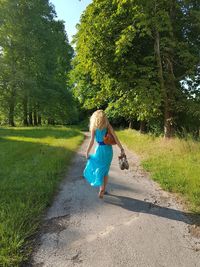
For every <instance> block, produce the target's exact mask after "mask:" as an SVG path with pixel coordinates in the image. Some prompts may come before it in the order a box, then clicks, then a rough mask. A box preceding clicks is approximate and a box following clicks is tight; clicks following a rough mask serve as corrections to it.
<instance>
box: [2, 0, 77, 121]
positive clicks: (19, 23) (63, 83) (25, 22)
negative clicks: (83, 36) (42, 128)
mask: <svg viewBox="0 0 200 267" xmlns="http://www.w3.org/2000/svg"><path fill="white" fill-rule="evenodd" d="M0 5H1V11H0V22H1V23H0V46H1V47H2V51H3V53H1V55H0V59H1V61H2V62H3V65H1V70H2V75H0V87H1V89H2V92H3V97H2V99H1V106H4V103H7V105H8V107H9V108H8V110H6V109H5V108H2V109H1V111H0V112H2V113H4V114H5V116H4V117H8V116H10V115H11V116H12V121H13V123H11V124H14V117H15V118H16V119H17V120H18V121H19V122H20V121H22V119H23V123H24V124H25V125H27V124H32V119H30V120H29V122H28V116H29V117H32V116H33V113H34V114H35V115H34V116H35V118H36V121H35V123H36V124H37V120H38V121H40V120H41V119H40V117H41V116H42V118H43V120H48V119H49V118H51V120H57V122H59V123H68V122H69V119H68V117H69V116H68V115H67V114H68V113H69V111H70V110H73V109H74V107H73V105H74V102H73V100H72V94H71V92H70V88H69V83H68V73H69V71H70V69H71V58H72V56H73V49H72V47H71V46H70V45H69V42H68V38H67V36H66V33H65V28H64V23H63V22H62V21H58V20H55V19H54V18H55V15H56V13H55V10H54V7H53V6H52V5H50V4H49V1H46V0H45V1H42V0H37V1H21V0H14V1H11V0H8V1H4V2H1V4H0ZM5 81H6V82H5ZM1 89H0V90H1ZM7 91H9V92H10V93H9V95H11V96H12V97H11V98H8V94H7V93H5V92H7ZM68 105H69V107H68ZM11 106H13V107H12V114H10V113H11ZM70 107H71V108H70ZM9 114H10V115H9ZM37 118H38V119H37ZM70 121H71V119H70ZM3 122H6V121H3Z"/></svg>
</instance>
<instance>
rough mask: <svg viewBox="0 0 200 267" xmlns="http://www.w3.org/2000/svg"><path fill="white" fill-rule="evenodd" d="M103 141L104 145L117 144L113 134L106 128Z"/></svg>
mask: <svg viewBox="0 0 200 267" xmlns="http://www.w3.org/2000/svg"><path fill="white" fill-rule="evenodd" d="M103 142H104V143H105V144H106V145H116V144H117V143H116V141H115V138H114V136H113V135H112V133H111V132H110V130H109V129H108V131H107V133H106V135H105V136H104V139H103Z"/></svg>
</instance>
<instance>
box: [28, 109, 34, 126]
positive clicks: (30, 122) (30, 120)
mask: <svg viewBox="0 0 200 267" xmlns="http://www.w3.org/2000/svg"><path fill="white" fill-rule="evenodd" d="M28 120H29V125H33V113H32V110H31V111H29V113H28Z"/></svg>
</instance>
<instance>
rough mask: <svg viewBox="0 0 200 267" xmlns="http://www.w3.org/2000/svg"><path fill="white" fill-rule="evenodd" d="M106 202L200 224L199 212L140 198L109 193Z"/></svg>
mask: <svg viewBox="0 0 200 267" xmlns="http://www.w3.org/2000/svg"><path fill="white" fill-rule="evenodd" d="M105 202H106V203H109V204H111V205H115V206H119V207H121V208H124V209H127V210H130V211H133V212H140V213H148V214H151V215H155V216H159V217H164V218H167V219H170V220H175V221H181V222H184V223H186V224H190V225H193V224H197V225H200V215H198V214H194V213H189V212H183V211H179V210H175V209H171V208H166V207H162V206H158V205H155V204H153V203H151V202H145V201H142V200H139V199H134V198H130V197H124V196H119V195H113V194H108V195H107V197H106V198H105Z"/></svg>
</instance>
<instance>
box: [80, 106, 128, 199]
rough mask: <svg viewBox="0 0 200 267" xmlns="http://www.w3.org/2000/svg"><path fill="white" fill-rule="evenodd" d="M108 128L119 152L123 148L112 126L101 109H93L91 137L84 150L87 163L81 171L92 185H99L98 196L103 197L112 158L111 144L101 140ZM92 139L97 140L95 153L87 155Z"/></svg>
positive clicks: (122, 151) (92, 142) (122, 150)
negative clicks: (85, 150)
mask: <svg viewBox="0 0 200 267" xmlns="http://www.w3.org/2000/svg"><path fill="white" fill-rule="evenodd" d="M108 129H109V130H110V132H111V133H112V135H113V137H114V139H115V141H116V143H117V145H118V147H119V148H120V149H121V153H122V154H123V153H124V149H123V147H122V145H121V143H120V141H119V139H118V138H117V136H116V134H115V132H114V130H113V128H112V126H111V125H110V123H109V121H108V119H107V117H106V115H105V113H104V111H103V110H97V111H95V112H94V113H93V114H92V116H91V118H90V133H91V138H90V142H89V145H88V148H87V152H86V158H87V159H88V160H87V164H86V167H85V170H84V172H83V176H84V178H85V179H86V180H87V181H88V182H89V183H90V184H91V185H92V186H99V187H100V190H99V198H103V195H104V192H105V189H106V185H107V183H108V172H109V169H110V164H111V161H112V158H113V149H112V145H106V144H105V143H104V142H103V139H104V136H105V135H106V133H107V131H108ZM94 139H95V140H96V142H97V144H98V145H97V147H96V149H95V153H94V154H91V155H89V152H90V150H91V148H92V146H93V144H94Z"/></svg>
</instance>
